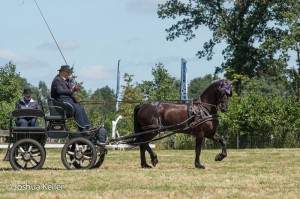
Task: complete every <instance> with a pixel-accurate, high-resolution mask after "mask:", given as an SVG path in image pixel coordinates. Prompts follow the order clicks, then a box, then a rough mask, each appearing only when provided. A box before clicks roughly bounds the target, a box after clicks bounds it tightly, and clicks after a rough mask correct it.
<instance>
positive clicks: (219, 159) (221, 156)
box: [215, 153, 226, 161]
mask: <svg viewBox="0 0 300 199" xmlns="http://www.w3.org/2000/svg"><path fill="white" fill-rule="evenodd" d="M225 157H226V155H223V154H222V153H220V154H218V155H216V157H215V161H222V160H223V159H224V158H225Z"/></svg>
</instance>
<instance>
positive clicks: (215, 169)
mask: <svg viewBox="0 0 300 199" xmlns="http://www.w3.org/2000/svg"><path fill="white" fill-rule="evenodd" d="M156 152H157V154H158V158H159V163H158V165H157V166H156V167H155V168H153V169H141V168H140V162H139V151H137V150H129V151H108V154H107V156H106V159H105V161H104V163H103V165H102V166H101V167H100V168H99V169H93V170H82V171H68V170H65V168H64V166H63V164H62V163H61V160H60V150H57V149H56V150H54V149H48V150H47V158H46V162H45V164H44V167H43V169H41V170H38V171H14V170H12V169H11V166H10V164H9V162H0V178H1V180H0V181H1V182H0V198H18V197H20V198H71V197H73V198H143V199H147V198H300V189H299V185H300V149H252V150H251V149H247V150H228V157H227V158H225V159H224V160H223V161H222V162H215V161H214V156H215V155H216V154H217V153H219V152H220V150H203V151H202V155H201V163H202V164H203V165H205V166H206V169H205V170H199V169H196V168H194V151H193V150H157V151H156ZM4 155H5V151H4V150H3V151H0V158H1V159H2V158H3V157H4ZM147 159H148V161H149V157H147ZM43 184H44V185H45V184H51V185H56V186H61V188H62V190H58V189H56V190H46V189H44V187H42V186H43ZM22 185H23V186H25V185H27V186H31V188H25V190H22V188H20V187H21V186H22ZM38 186H41V188H40V189H39V190H29V189H32V188H34V187H35V188H36V187H37V188H38ZM14 188H17V189H19V190H10V189H14ZM56 188H57V187H56Z"/></svg>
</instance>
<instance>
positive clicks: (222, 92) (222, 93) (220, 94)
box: [216, 80, 233, 112]
mask: <svg viewBox="0 0 300 199" xmlns="http://www.w3.org/2000/svg"><path fill="white" fill-rule="evenodd" d="M232 84H233V81H231V82H226V81H224V80H221V81H220V85H219V88H218V89H217V96H216V99H217V108H218V109H219V110H220V111H222V112H225V111H227V109H228V100H229V97H231V96H232V91H231V88H230V86H231V85H232Z"/></svg>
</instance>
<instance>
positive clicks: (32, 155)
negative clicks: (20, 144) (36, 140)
mask: <svg viewBox="0 0 300 199" xmlns="http://www.w3.org/2000/svg"><path fill="white" fill-rule="evenodd" d="M36 156H41V152H39V151H38V152H37V153H33V154H31V157H36Z"/></svg>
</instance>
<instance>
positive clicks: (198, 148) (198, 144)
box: [195, 136, 205, 169]
mask: <svg viewBox="0 0 300 199" xmlns="http://www.w3.org/2000/svg"><path fill="white" fill-rule="evenodd" d="M202 141H203V137H202V136H201V137H196V147H195V152H196V156H195V167H196V168H198V169H205V166H203V165H201V164H200V154H201V146H202Z"/></svg>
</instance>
